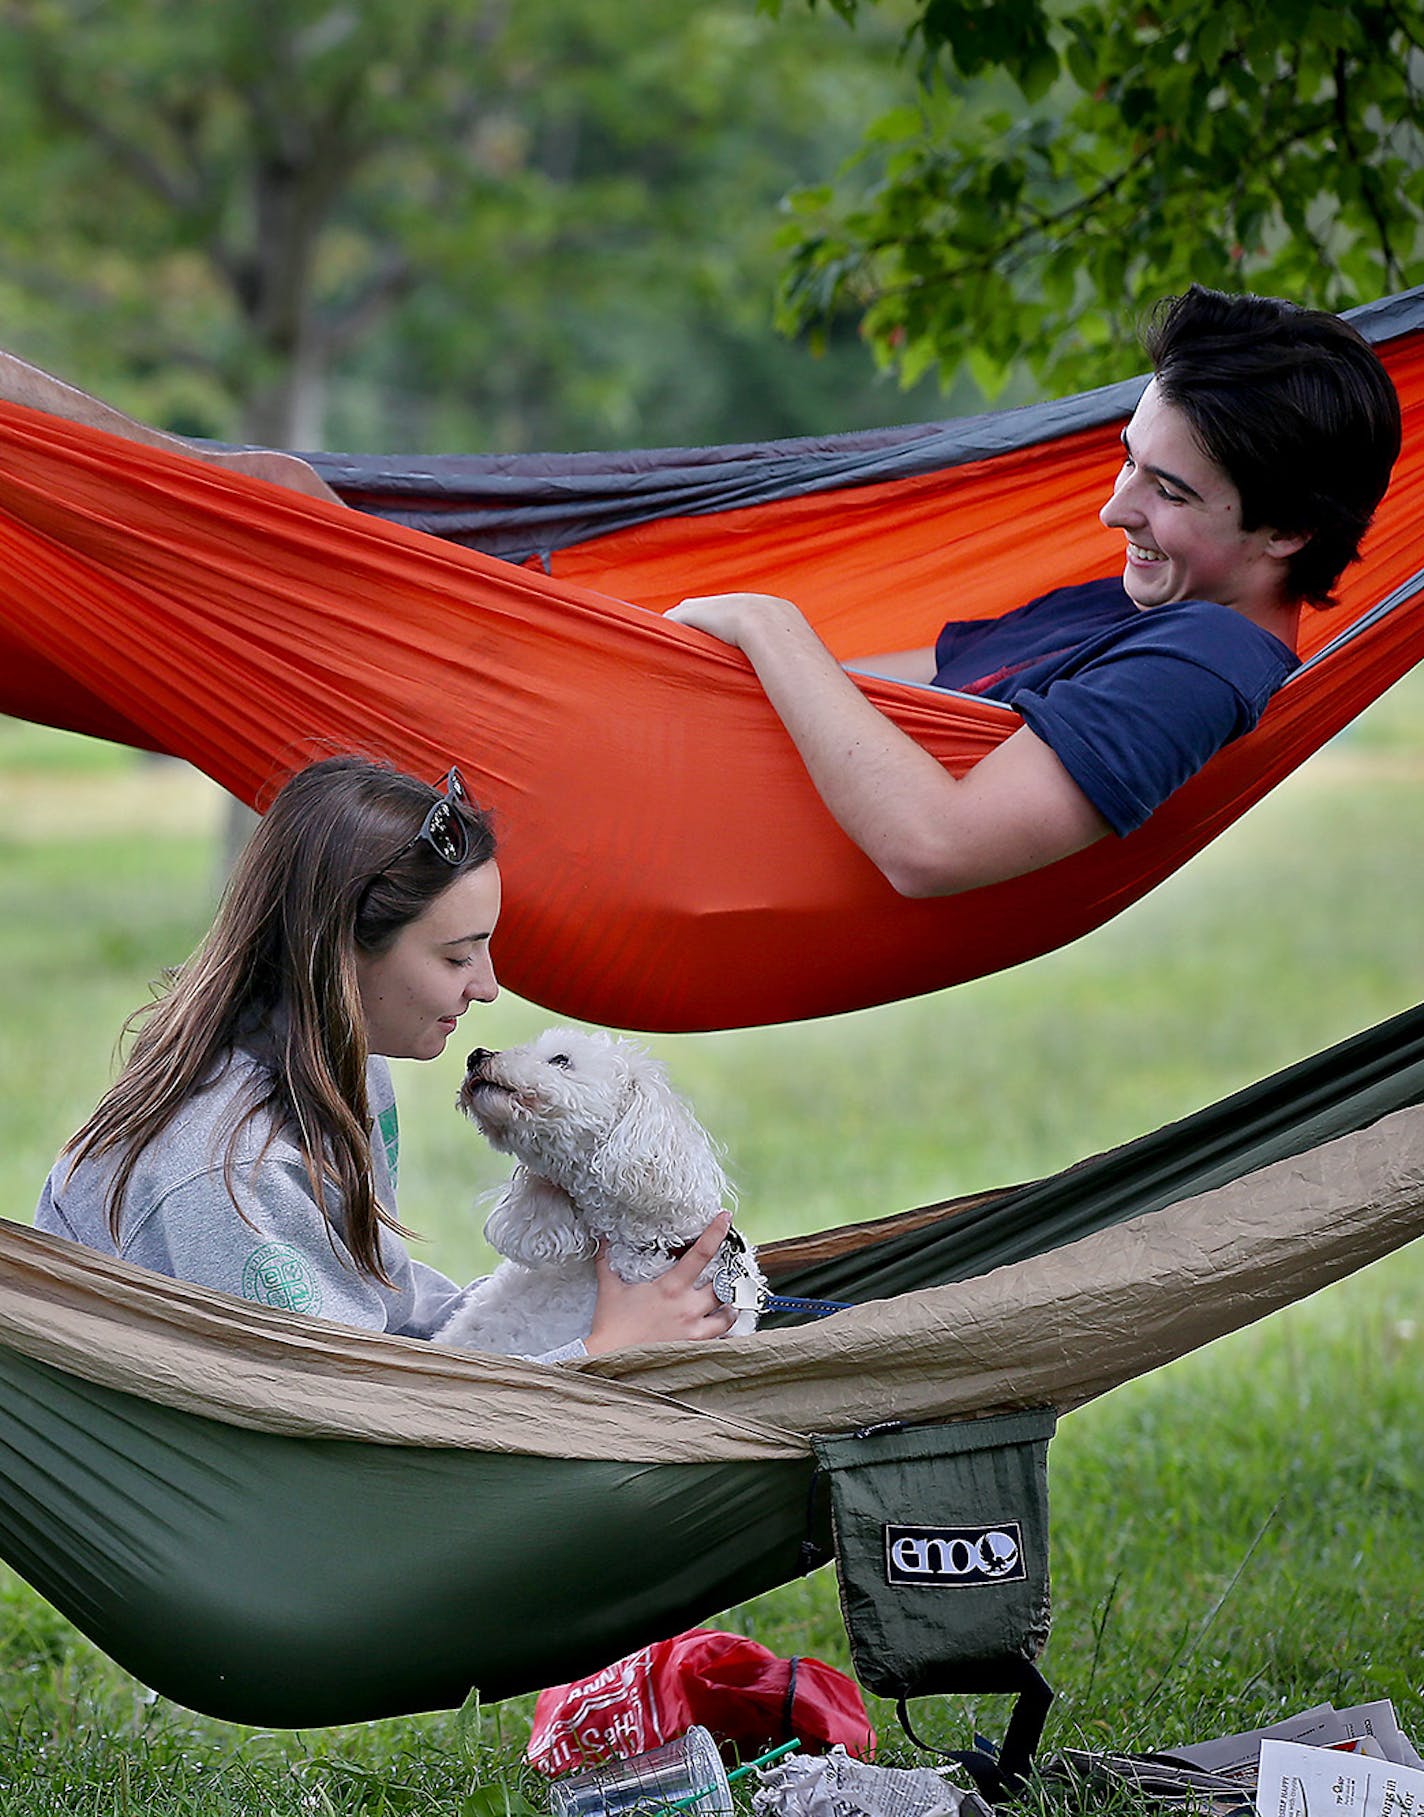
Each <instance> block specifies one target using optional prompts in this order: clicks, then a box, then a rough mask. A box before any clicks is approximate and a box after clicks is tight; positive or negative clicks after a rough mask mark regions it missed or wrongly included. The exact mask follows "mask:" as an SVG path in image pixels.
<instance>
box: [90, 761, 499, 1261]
mask: <svg viewBox="0 0 1424 1817" xmlns="http://www.w3.org/2000/svg"><path fill="white" fill-rule="evenodd" d="M439 799H440V796H439V795H438V794H437V792H436V791H435V790H434V789H433V788H432V787H431V786H430V785H429V784H428V783H423V782H418V781H417V780H416V779H415V778H414V777H412V776H407V775H404V774H402V773H401V772H400V771H399V770H396V769H393V768H391V767H390V766H389V765H386V764H381V763H377V762H374V761H372V760H371V759H369V758H365V757H357V756H340V757H329V758H325V759H323V760H322V761H320V762H318V763H314V764H310V765H308V766H307V767H306V768H305V769H303V770H300V771H298V772H297V773H296V775H294V776H293V777H291V779H290V780H289V781H288V782H287V783H286V784H285V785H284V786H283V787H282V788H281V790H280V791H279V792H278V793H277V795H276V797H275V798H274V800H273V802H272V805H271V807H270V808H269V809H268V810H267V813H266V814H265V816H264V817H263V819H262V820H261V821H260V822H259V824H258V826H257V827H256V829H255V830H254V832H253V834H252V837H251V839H250V840H249V841H248V843H247V846H246V848H245V850H244V851H243V853H242V855H241V857H240V858H239V860H238V862H237V864H236V866H235V867H234V869H233V874H232V877H231V880H230V881H229V883H228V886H227V889H226V890H225V891H224V894H223V899H222V903H221V905H220V906H219V909H218V912H217V916H216V918H215V919H214V921H213V925H212V928H211V929H210V931H209V933H208V936H207V938H206V939H205V940H204V941H203V943H202V945H201V946H200V947H199V948H198V950H197V952H196V953H194V955H193V956H192V958H191V959H189V960H188V962H187V963H186V964H185V965H184V966H183V967H182V968H181V969H180V970H179V971H178V972H177V973H176V974H175V975H174V977H173V978H172V980H171V982H170V984H169V985H168V987H167V989H166V990H165V991H164V992H163V993H162V994H161V995H160V996H159V997H158V998H157V999H156V1000H155V1001H154V1002H153V1003H151V1004H145V1005H144V1006H143V1007H142V1008H140V1009H139V1010H137V1011H135V1013H134V1015H133V1016H131V1017H130V1018H129V1022H128V1024H127V1027H128V1029H129V1030H130V1031H134V1030H136V1033H135V1036H134V1041H133V1045H132V1048H131V1050H130V1053H129V1056H128V1059H127V1061H126V1062H125V1064H124V1066H123V1068H122V1070H121V1071H120V1073H119V1076H118V1078H117V1079H116V1080H115V1081H114V1084H113V1085H112V1086H111V1087H110V1089H109V1090H108V1092H107V1093H106V1094H105V1095H104V1097H103V1098H102V1099H101V1101H100V1103H99V1105H98V1108H97V1109H96V1110H95V1112H94V1114H93V1116H91V1117H90V1119H89V1121H88V1122H87V1123H86V1124H85V1125H84V1127H83V1128H82V1129H81V1130H80V1131H79V1132H78V1134H77V1135H76V1136H75V1137H74V1138H73V1140H72V1141H71V1142H70V1143H69V1145H68V1148H67V1149H66V1151H65V1152H66V1153H68V1154H70V1155H72V1156H73V1161H72V1163H71V1165H72V1166H77V1165H78V1163H79V1162H80V1161H82V1160H85V1159H87V1158H90V1157H98V1156H102V1155H106V1154H112V1153H118V1154H120V1156H121V1159H120V1161H119V1164H118V1166H117V1168H116V1170H115V1173H114V1177H113V1182H112V1185H111V1188H110V1195H109V1227H110V1229H111V1230H112V1232H113V1234H114V1240H115V1242H116V1243H117V1241H118V1240H119V1224H120V1219H121V1216H122V1210H123V1201H124V1196H125V1193H126V1192H127V1189H128V1186H129V1182H130V1180H131V1178H132V1176H133V1171H134V1167H135V1166H136V1164H137V1161H138V1157H139V1155H140V1153H141V1151H142V1150H143V1149H144V1148H145V1147H146V1146H147V1144H148V1143H150V1142H152V1141H153V1140H154V1138H155V1137H157V1136H158V1135H160V1134H161V1133H162V1132H163V1131H164V1130H165V1129H166V1128H167V1127H168V1126H169V1124H170V1123H172V1121H173V1120H174V1118H175V1117H177V1116H178V1115H179V1113H180V1112H181V1111H182V1109H183V1106H184V1105H185V1104H186V1103H187V1101H188V1100H189V1099H190V1098H191V1097H192V1096H193V1094H194V1093H195V1092H197V1091H198V1090H200V1089H201V1088H202V1087H203V1086H204V1085H205V1084H207V1083H208V1082H209V1081H210V1080H211V1079H213V1078H214V1077H215V1076H216V1075H217V1073H218V1072H219V1071H220V1070H221V1068H222V1066H223V1065H224V1063H225V1061H226V1059H227V1056H228V1055H229V1054H230V1053H231V1052H232V1051H233V1049H234V1048H238V1047H247V1048H249V1049H251V1050H252V1051H253V1052H254V1053H256V1054H257V1055H259V1057H260V1058H261V1059H262V1061H263V1062H264V1067H265V1070H264V1072H263V1073H262V1074H261V1075H260V1076H261V1077H263V1078H264V1079H265V1081H266V1084H265V1088H263V1089H260V1090H257V1091H255V1092H254V1094H253V1097H252V1100H251V1102H250V1103H248V1104H246V1105H244V1107H243V1109H242V1111H241V1114H240V1115H239V1116H238V1117H237V1119H236V1120H235V1122H234V1125H233V1128H232V1132H231V1136H230V1139H229V1141H228V1146H227V1151H226V1156H225V1160H224V1172H225V1177H226V1178H227V1180H228V1189H229V1191H230V1192H231V1191H232V1167H233V1162H234V1155H235V1153H236V1147H237V1142H238V1138H239V1136H240V1134H241V1132H242V1130H243V1129H244V1128H245V1127H246V1126H247V1125H248V1124H249V1123H251V1122H252V1121H254V1119H266V1120H268V1121H269V1123H270V1128H271V1136H275V1135H277V1134H278V1133H279V1132H281V1131H285V1132H287V1133H289V1134H290V1135H291V1138H292V1140H294V1141H295V1142H296V1144H297V1146H298V1147H299V1148H300V1150H301V1153H302V1156H303V1159H304V1160H305V1163H306V1168H307V1173H308V1176H309V1177H310V1180H311V1184H312V1191H313V1193H314V1194H315V1197H316V1202H317V1204H318V1206H320V1208H321V1211H322V1215H323V1216H324V1217H325V1218H326V1219H327V1223H328V1227H329V1228H330V1226H331V1221H332V1214H331V1209H330V1200H329V1196H328V1195H329V1193H330V1192H332V1191H334V1192H335V1193H336V1195H337V1198H338V1200H339V1201H340V1203H341V1204H342V1205H343V1206H344V1212H345V1215H344V1220H343V1222H344V1232H343V1235H344V1240H345V1244H346V1248H347V1249H348V1251H349V1252H350V1254H351V1256H352V1258H353V1260H354V1261H355V1263H356V1265H357V1267H358V1268H360V1269H361V1270H363V1271H364V1272H365V1273H367V1274H369V1275H372V1276H374V1277H375V1278H376V1279H378V1280H384V1279H385V1278H386V1277H385V1272H384V1269H383V1268H382V1265H381V1254H380V1232H381V1226H382V1225H383V1224H386V1225H392V1226H393V1220H392V1219H391V1218H390V1217H389V1216H387V1214H385V1213H384V1212H383V1211H382V1210H381V1207H380V1204H379V1201H378V1200H377V1198H376V1191H375V1184H374V1180H373V1176H372V1169H371V1142H370V1111H369V1106H368V1103H367V1095H366V1062H367V1059H368V1051H367V1046H366V1030H365V1021H364V1017H363V1015H362V1011H361V997H360V991H359V989H358V986H357V972H356V955H357V952H358V950H359V951H360V952H363V953H381V952H384V951H385V950H386V949H387V948H388V947H389V946H390V945H391V944H392V942H393V941H394V940H395V938H396V936H397V935H398V934H399V933H400V931H401V929H402V928H403V927H405V926H406V924H407V923H408V922H411V921H413V920H415V918H416V917H417V916H418V915H420V914H422V913H423V912H424V910H425V909H427V908H428V907H429V906H430V904H431V903H432V902H433V901H434V900H435V898H436V897H437V896H439V895H440V894H441V892H442V891H444V890H445V889H447V888H448V887H449V886H450V884H451V883H453V882H454V880H455V879H456V878H457V877H459V876H462V875H463V874H464V873H466V872H468V871H472V870H476V869H478V868H479V867H480V866H481V865H483V864H487V863H488V862H489V861H490V860H491V859H492V858H493V856H494V850H495V841H494V834H493V831H492V829H491V827H490V823H489V820H488V818H487V817H486V816H485V815H484V814H483V813H481V812H480V811H479V810H478V809H475V808H473V807H472V806H471V805H470V804H469V803H468V802H466V801H464V800H462V799H460V800H452V802H451V805H450V809H449V812H450V813H451V814H452V815H453V816H455V817H456V818H457V819H458V821H459V823H460V824H461V826H462V827H463V830H464V835H465V837H464V848H465V849H464V855H463V856H462V857H461V858H460V859H459V861H458V862H456V863H451V862H450V861H449V859H448V858H447V857H445V856H442V855H441V853H440V852H438V851H437V850H436V849H435V847H434V846H433V845H432V844H431V843H430V842H429V841H428V840H426V839H423V838H421V836H420V830H421V827H422V825H423V824H424V822H425V818H426V816H427V815H428V814H429V812H430V809H431V807H432V806H433V805H434V804H435V802H436V801H437V800H439ZM270 1139H271V1137H270V1136H269V1140H270ZM233 1202H234V1204H236V1202H237V1201H236V1196H235V1195H234V1201H233ZM393 1227H394V1226H393Z"/></svg>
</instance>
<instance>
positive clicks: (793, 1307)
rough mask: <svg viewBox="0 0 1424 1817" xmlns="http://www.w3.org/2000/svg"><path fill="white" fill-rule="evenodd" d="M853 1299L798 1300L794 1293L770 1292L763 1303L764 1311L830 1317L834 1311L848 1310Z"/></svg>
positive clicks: (813, 1317) (809, 1316)
mask: <svg viewBox="0 0 1424 1817" xmlns="http://www.w3.org/2000/svg"><path fill="white" fill-rule="evenodd" d="M854 1304H855V1302H854V1301H853V1300H798V1299H797V1298H796V1297H795V1296H794V1295H793V1294H788V1293H768V1294H766V1295H765V1296H764V1297H763V1299H762V1303H761V1309H762V1311H763V1312H800V1313H804V1314H805V1315H806V1317H807V1318H812V1319H828V1318H829V1317H830V1316H831V1314H832V1313H833V1312H846V1311H848V1310H849V1308H850V1307H851V1306H853V1305H854Z"/></svg>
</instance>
